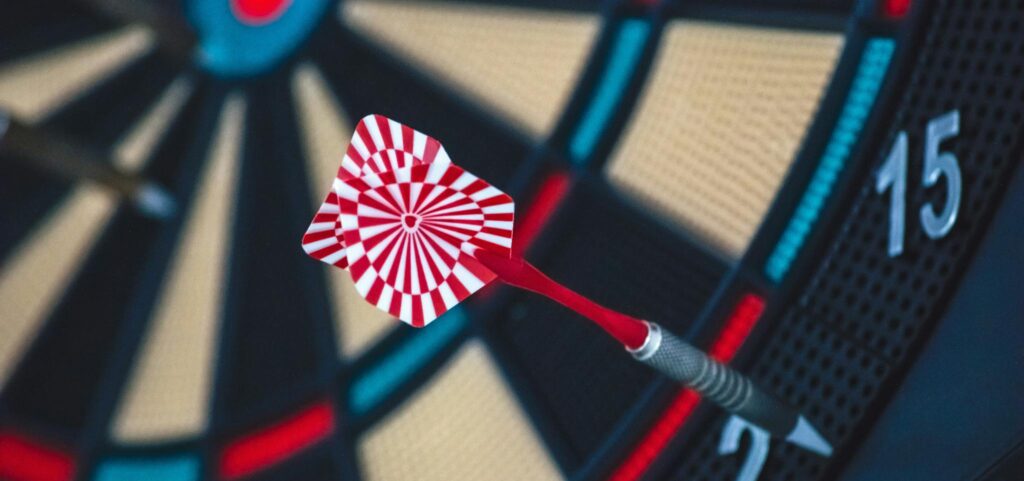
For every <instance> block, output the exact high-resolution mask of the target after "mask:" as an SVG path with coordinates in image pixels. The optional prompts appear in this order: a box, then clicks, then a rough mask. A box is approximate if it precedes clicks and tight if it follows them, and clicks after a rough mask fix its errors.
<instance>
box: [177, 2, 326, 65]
mask: <svg viewBox="0 0 1024 481" xmlns="http://www.w3.org/2000/svg"><path fill="white" fill-rule="evenodd" d="M245 3H248V2H244V1H241V0H231V1H229V0H185V11H186V14H187V16H188V19H189V21H190V22H191V23H192V25H193V26H194V27H195V29H196V32H197V33H198V36H199V46H198V49H197V52H196V56H197V61H198V63H199V64H200V65H202V66H203V67H204V68H205V69H206V70H208V71H210V72H212V73H214V74H216V75H219V76H224V77H237V76H247V75H253V74H257V73H260V72H264V71H266V70H269V69H271V68H273V67H274V66H276V65H277V64H278V63H279V62H280V61H281V60H283V59H284V58H286V57H287V56H288V55H290V54H291V53H292V52H293V51H295V49H296V48H297V47H298V46H299V45H300V44H301V43H302V42H303V41H304V40H305V39H306V38H307V37H308V36H309V34H310V33H312V31H313V29H314V28H315V27H316V26H317V25H318V24H319V23H320V19H321V18H322V17H323V15H324V14H325V12H326V10H327V7H328V5H330V4H333V2H329V1H328V0H279V2H278V3H280V4H281V6H280V9H279V10H280V11H279V12H278V13H277V14H275V15H274V16H273V17H269V18H267V19H266V20H265V21H261V22H253V21H251V19H247V18H246V16H245V14H244V12H243V11H242V10H241V8H240V7H239V5H242V4H245Z"/></svg>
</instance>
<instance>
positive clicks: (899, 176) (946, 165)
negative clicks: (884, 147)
mask: <svg viewBox="0 0 1024 481" xmlns="http://www.w3.org/2000/svg"><path fill="white" fill-rule="evenodd" d="M959 133H960V112H959V111H956V110H954V111H952V112H947V113H945V114H943V115H941V116H939V117H936V118H934V119H932V120H931V121H929V122H928V127H927V129H926V130H925V140H924V172H922V174H921V184H922V185H923V186H925V187H932V186H934V185H935V184H936V183H937V182H938V181H939V177H941V176H943V175H944V176H946V205H945V206H944V207H943V208H942V213H941V214H936V213H935V206H933V205H932V204H931V203H930V202H929V203H927V204H925V205H923V206H921V227H922V228H924V232H925V234H927V235H928V237H930V238H932V239H939V238H941V237H944V236H945V235H946V234H948V233H949V231H950V230H951V229H953V224H955V223H956V216H957V212H958V211H959V210H960V194H961V192H962V191H961V189H962V182H961V179H960V166H959V165H958V164H957V159H956V156H955V155H953V153H952V152H940V151H939V144H941V143H942V141H943V140H946V139H948V138H951V137H955V136H956V135H957V134H959ZM907 149H908V146H907V133H906V132H904V131H900V133H899V134H898V135H897V136H896V143H895V144H894V145H893V146H892V150H891V151H890V152H889V157H887V158H886V160H885V164H884V165H882V169H881V170H880V171H879V172H878V180H877V181H876V182H875V192H877V193H879V194H881V193H884V192H885V191H886V190H888V189H889V187H890V186H891V187H892V194H891V195H890V202H889V257H896V256H898V255H900V254H901V253H903V233H904V229H905V224H906V202H907V200H906V198H907Z"/></svg>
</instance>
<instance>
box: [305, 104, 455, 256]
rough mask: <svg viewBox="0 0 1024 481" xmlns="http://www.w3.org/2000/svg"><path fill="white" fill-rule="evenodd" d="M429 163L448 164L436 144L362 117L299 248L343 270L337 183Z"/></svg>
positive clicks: (416, 133)
mask: <svg viewBox="0 0 1024 481" xmlns="http://www.w3.org/2000/svg"><path fill="white" fill-rule="evenodd" d="M431 163H438V164H443V165H448V164H451V159H449V157H448V153H447V152H445V150H444V147H442V146H441V143H440V142H438V141H437V140H435V139H433V138H431V137H428V136H427V135H425V134H423V133H422V132H419V131H417V130H414V129H412V128H410V127H407V126H405V125H402V124H400V123H398V122H395V121H394V120H391V119H388V118H386V117H384V116H381V115H367V116H366V117H363V119H362V120H360V121H359V124H358V125H357V126H356V131H355V132H354V133H353V134H352V140H351V141H350V143H349V146H348V151H347V152H346V153H345V156H344V157H343V158H342V161H341V167H340V168H339V169H338V175H337V178H336V179H335V181H334V187H333V188H332V189H331V192H328V193H327V198H326V199H324V202H323V204H321V205H320V208H319V209H318V210H317V212H316V215H315V216H314V217H313V222H312V223H311V224H310V226H309V229H307V230H306V234H305V235H304V236H303V237H302V249H303V250H305V251H306V253H307V254H309V255H310V256H312V257H313V258H315V259H319V260H321V261H323V262H326V263H328V264H331V265H335V266H338V267H341V268H343V269H344V268H347V267H348V258H347V256H346V254H345V245H346V244H345V238H344V236H343V235H342V231H343V229H342V225H341V218H340V217H339V216H340V214H341V210H340V209H339V207H338V195H337V194H336V192H337V191H338V190H339V185H338V184H339V183H344V182H346V181H348V180H350V179H355V178H359V177H362V176H363V175H368V174H376V173H381V172H386V171H390V170H396V169H400V168H403V167H407V166H410V165H417V164H431Z"/></svg>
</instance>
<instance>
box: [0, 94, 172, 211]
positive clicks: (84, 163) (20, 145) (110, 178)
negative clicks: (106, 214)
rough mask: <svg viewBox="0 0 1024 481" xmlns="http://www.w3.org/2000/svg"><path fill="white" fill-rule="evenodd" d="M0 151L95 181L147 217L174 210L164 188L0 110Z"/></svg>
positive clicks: (37, 166) (64, 174) (26, 162)
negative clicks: (124, 199) (121, 197)
mask: <svg viewBox="0 0 1024 481" xmlns="http://www.w3.org/2000/svg"><path fill="white" fill-rule="evenodd" d="M0 154H6V155H5V157H9V158H10V159H12V160H14V161H18V162H21V163H22V164H24V165H26V166H28V167H30V168H33V169H36V170H39V171H42V172H46V173H49V174H54V175H58V176H61V177H64V178H67V179H72V180H77V179H88V180H91V181H93V182H96V183H97V184H99V185H102V186H104V187H106V188H108V189H110V190H112V191H114V192H116V193H118V194H119V195H121V196H123V197H124V198H126V199H128V200H129V201H130V202H131V203H132V205H134V206H135V208H136V209H138V210H139V212H141V213H143V214H144V215H146V216H148V217H153V218H166V217H169V216H171V215H172V214H173V213H174V212H175V202H174V200H173V199H172V198H171V195H170V194H169V193H167V191H166V190H165V189H164V188H163V187H161V186H159V185H157V184H155V183H153V182H150V181H148V180H146V179H143V178H141V177H139V176H136V175H132V174H129V173H127V172H123V171H122V170H120V169H118V168H117V167H115V166H114V164H113V163H111V162H109V161H107V160H106V159H104V158H103V156H102V155H100V154H99V153H97V152H95V151H94V150H93V149H91V148H89V147H87V146H84V145H80V144H79V143H77V142H75V141H73V140H72V139H68V138H66V137H64V136H62V135H59V134H56V133H53V132H48V131H45V130H43V129H40V128H38V127H34V126H30V125H26V124H24V123H22V122H19V121H18V120H17V119H15V118H14V117H13V116H11V115H10V114H8V113H6V112H4V111H3V110H0Z"/></svg>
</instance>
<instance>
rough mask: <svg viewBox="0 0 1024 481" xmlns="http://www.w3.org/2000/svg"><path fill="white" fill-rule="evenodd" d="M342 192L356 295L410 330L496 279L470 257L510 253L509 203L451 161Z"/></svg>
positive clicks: (348, 185) (355, 183) (351, 184)
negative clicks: (482, 253) (479, 253)
mask: <svg viewBox="0 0 1024 481" xmlns="http://www.w3.org/2000/svg"><path fill="white" fill-rule="evenodd" d="M341 187H342V188H341V189H340V190H339V191H338V192H337V194H338V198H339V199H338V204H339V206H340V209H341V216H340V218H341V224H342V225H343V226H344V227H343V235H344V238H345V242H346V245H347V246H348V247H347V249H346V256H347V258H348V264H349V271H350V273H351V274H352V279H353V280H354V281H355V283H356V289H357V290H358V291H359V293H360V294H362V295H363V297H365V298H366V299H367V300H368V301H369V302H370V303H372V304H374V305H376V306H377V307H379V308H380V309H383V310H385V311H387V312H389V313H390V314H392V315H393V316H395V317H397V318H399V319H401V320H403V321H405V322H407V323H409V324H412V325H413V326H417V327H421V326H425V325H426V324H429V323H430V322H431V321H433V320H434V319H436V318H437V317H438V316H440V315H441V314H443V313H444V312H445V311H447V310H449V309H451V308H452V307H454V306H455V305H456V304H458V303H459V302H461V301H462V300H463V299H465V298H466V297H469V295H471V294H473V293H474V292H476V291H477V290H479V289H480V288H482V287H483V286H485V285H486V284H487V283H489V282H490V281H492V280H494V278H495V276H494V274H493V273H492V272H491V271H490V270H488V269H487V268H486V267H484V266H483V265H482V264H480V263H479V262H477V260H476V259H475V258H473V256H472V254H473V252H474V251H475V250H477V249H486V250H487V251H489V252H493V253H495V254H497V255H501V256H506V257H507V256H509V255H510V254H511V247H512V223H513V216H514V203H513V201H512V198H511V197H509V196H508V195H506V194H505V193H504V192H502V191H500V190H498V189H497V188H495V187H493V186H491V185H490V184H488V183H486V182H484V181H483V180H480V179H479V178H477V177H476V176H474V175H473V174H470V173H468V172H466V171H464V170H463V169H461V168H459V167H457V166H455V165H453V164H451V163H450V162H435V163H433V164H429V165H427V164H418V165H411V166H406V167H403V168H400V169H397V170H388V171H385V172H381V173H379V174H371V175H364V176H362V177H360V178H358V179H351V180H349V181H348V182H344V183H342V186H341Z"/></svg>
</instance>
